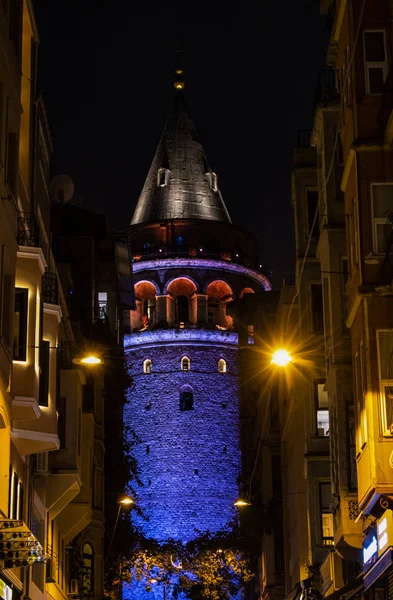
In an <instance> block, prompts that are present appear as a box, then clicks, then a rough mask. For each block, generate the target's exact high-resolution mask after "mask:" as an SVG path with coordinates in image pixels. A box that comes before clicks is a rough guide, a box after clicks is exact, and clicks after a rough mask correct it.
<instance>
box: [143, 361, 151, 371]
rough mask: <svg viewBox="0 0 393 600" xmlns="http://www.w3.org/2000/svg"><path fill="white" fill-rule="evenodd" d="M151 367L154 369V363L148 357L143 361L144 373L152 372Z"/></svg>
mask: <svg viewBox="0 0 393 600" xmlns="http://www.w3.org/2000/svg"><path fill="white" fill-rule="evenodd" d="M151 369H152V363H151V360H150V359H149V358H147V359H146V360H145V361H144V362H143V372H144V373H151Z"/></svg>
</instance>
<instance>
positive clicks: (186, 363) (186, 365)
mask: <svg viewBox="0 0 393 600" xmlns="http://www.w3.org/2000/svg"><path fill="white" fill-rule="evenodd" d="M190 364H191V363H190V359H189V358H188V356H183V358H182V359H181V361H180V366H181V370H182V371H189V370H190Z"/></svg>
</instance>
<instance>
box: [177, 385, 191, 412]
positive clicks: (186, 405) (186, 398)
mask: <svg viewBox="0 0 393 600" xmlns="http://www.w3.org/2000/svg"><path fill="white" fill-rule="evenodd" d="M179 408H180V410H181V411H184V410H192V409H193V408H194V394H193V393H192V390H191V388H189V389H185V390H183V391H181V392H180V404H179Z"/></svg>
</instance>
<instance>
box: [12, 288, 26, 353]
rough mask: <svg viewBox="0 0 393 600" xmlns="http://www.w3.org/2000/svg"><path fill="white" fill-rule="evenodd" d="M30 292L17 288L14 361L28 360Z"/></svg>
mask: <svg viewBox="0 0 393 600" xmlns="http://www.w3.org/2000/svg"><path fill="white" fill-rule="evenodd" d="M28 297H29V290H27V289H25V288H15V304H14V344H13V358H14V360H23V361H25V360H26V345H27V303H28Z"/></svg>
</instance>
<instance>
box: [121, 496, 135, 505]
mask: <svg viewBox="0 0 393 600" xmlns="http://www.w3.org/2000/svg"><path fill="white" fill-rule="evenodd" d="M119 504H123V505H124V506H127V505H128V504H134V501H133V499H132V498H130V497H129V496H126V497H125V498H122V499H121V500H119Z"/></svg>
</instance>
